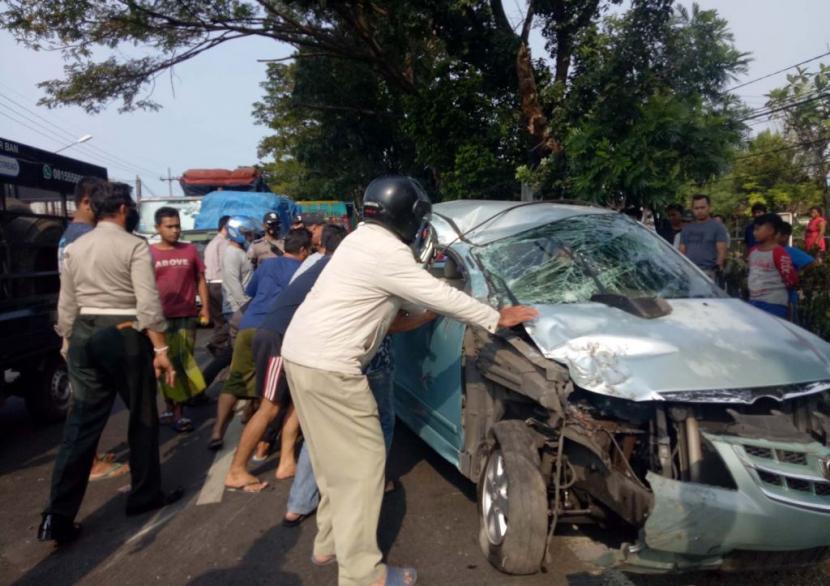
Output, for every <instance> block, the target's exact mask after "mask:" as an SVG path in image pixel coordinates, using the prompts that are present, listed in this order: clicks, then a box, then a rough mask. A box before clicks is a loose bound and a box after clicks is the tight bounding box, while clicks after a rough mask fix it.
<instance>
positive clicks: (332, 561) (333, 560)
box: [311, 554, 337, 568]
mask: <svg viewBox="0 0 830 586" xmlns="http://www.w3.org/2000/svg"><path fill="white" fill-rule="evenodd" d="M311 563H312V564H314V565H315V566H317V567H318V568H325V567H326V566H330V565H332V564H336V563H337V556H336V555H333V556H331V557H330V558H329V559H327V560H326V561H324V562H318V561H317V559H316V558H315V557H314V554H311Z"/></svg>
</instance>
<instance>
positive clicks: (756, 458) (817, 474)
mask: <svg viewBox="0 0 830 586" xmlns="http://www.w3.org/2000/svg"><path fill="white" fill-rule="evenodd" d="M764 443H766V444H770V445H763V446H762V445H757V444H743V443H736V444H735V445H734V447H735V450H736V451H737V452H738V455H739V456H741V460H742V461H743V463H744V464H745V465H746V467H747V468H748V469H749V470H750V471H751V472H753V473H754V476H755V477H756V478H757V481H758V484H759V486H760V487H761V490H762V491H763V492H764V494H766V495H767V496H768V497H770V498H772V499H775V500H779V501H782V502H786V503H788V504H792V505H798V506H803V507H807V508H811V509H817V510H822V511H827V512H830V478H827V477H826V476H828V475H830V466H828V464H827V463H826V460H827V458H828V457H830V450H827V449H826V448H824V447H822V446H819V445H818V444H813V445H805V448H806V449H805V450H804V451H798V450H793V449H791V448H789V446H788V448H784V447H779V446H776V445H774V444H773V442H764ZM790 445H792V444H790Z"/></svg>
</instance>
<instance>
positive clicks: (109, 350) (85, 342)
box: [38, 184, 182, 544]
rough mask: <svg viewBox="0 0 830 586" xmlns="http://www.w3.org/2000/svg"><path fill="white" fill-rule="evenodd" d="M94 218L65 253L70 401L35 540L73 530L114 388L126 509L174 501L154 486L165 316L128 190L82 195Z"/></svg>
mask: <svg viewBox="0 0 830 586" xmlns="http://www.w3.org/2000/svg"><path fill="white" fill-rule="evenodd" d="M90 200H91V204H92V209H93V211H94V212H95V218H96V220H97V221H98V224H97V226H96V228H95V229H94V230H92V231H91V232H89V233H88V234H85V235H84V236H83V237H81V238H79V239H78V240H76V241H75V242H74V243H73V244H72V246H71V247H69V248H68V249H67V250H66V252H65V257H64V269H63V272H62V273H61V290H60V298H59V301H58V327H59V330H60V332H61V335H63V336H64V338H65V339H68V340H69V353H68V359H67V364H68V367H69V377H70V380H71V382H72V389H73V392H74V394H75V400H74V403H73V405H72V409H71V411H70V413H69V417H68V419H67V421H66V425H65V427H64V433H63V440H62V442H61V446H60V449H59V451H58V456H57V458H56V460H55V467H54V469H53V472H52V489H51V495H50V498H49V504H48V505H47V506H46V510H45V511H44V513H43V520H42V522H41V524H40V527H39V528H38V539H40V540H41V541H52V540H54V541H56V542H58V544H62V543H67V542H70V541H73V540H74V539H75V538H76V537H77V536H78V533H79V531H80V525H77V524H75V522H74V520H75V516H76V515H77V514H78V509H79V508H80V506H81V501H82V500H83V497H84V492H85V491H86V486H87V482H88V479H89V471H90V468H91V467H92V462H93V458H94V457H95V448H96V446H97V445H98V439H99V438H100V436H101V432H102V431H103V429H104V426H105V425H106V423H107V419H108V418H109V415H110V411H111V410H112V404H113V402H114V401H115V395H116V393H118V394H119V395H121V397H122V399H123V400H124V403H125V404H126V405H127V406H128V407H129V410H130V423H129V431H128V442H129V446H130V471H131V473H132V490H131V491H130V493H129V495H128V496H127V515H138V514H141V513H144V512H147V511H151V510H154V509H157V508H159V507H162V506H164V505H166V504H169V503H171V502H174V501H175V500H178V499H179V498H181V496H182V491H181V489H177V490H176V491H173V492H172V493H169V494H165V493H163V492H162V491H161V466H160V463H159V438H158V413H157V411H156V378H157V377H159V376H164V377H165V380H167V381H169V382H170V383H172V381H173V378H174V370H173V367H172V365H171V364H170V361H169V360H168V358H167V353H166V350H167V344H166V343H165V335H164V330H165V328H166V323H165V321H164V314H163V313H162V308H161V302H160V301H159V294H158V290H157V289H156V281H155V275H154V274H153V265H152V263H151V261H150V250H149V248H148V246H147V242H146V241H144V240H143V239H141V238H139V237H137V236H134V235H133V234H132V230H134V229H135V227H136V225H137V224H138V212H137V211H136V209H135V203H134V202H133V201H132V199H131V198H130V196H129V194H128V193H126V192H124V191H115V192H114V191H113V190H112V186H111V185H108V184H104V185H101V186H97V187H95V188H94V189H93V190H92V193H91V195H90Z"/></svg>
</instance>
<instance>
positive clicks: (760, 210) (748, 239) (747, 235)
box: [744, 203, 767, 257]
mask: <svg viewBox="0 0 830 586" xmlns="http://www.w3.org/2000/svg"><path fill="white" fill-rule="evenodd" d="M766 213H767V206H766V204H762V203H756V204H752V221H751V222H750V223H749V224H747V226H746V228H745V229H744V243H745V244H746V255H747V257H748V256H749V251H750V250H752V247H753V246H755V244H756V243H757V241H756V240H755V220H757V219H758V218H760V217H761V216H763V215H764V214H766Z"/></svg>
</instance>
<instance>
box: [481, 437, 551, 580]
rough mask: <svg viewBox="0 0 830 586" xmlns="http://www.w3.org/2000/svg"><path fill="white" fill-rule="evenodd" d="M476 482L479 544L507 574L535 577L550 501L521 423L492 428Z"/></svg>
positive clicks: (534, 448)
mask: <svg viewBox="0 0 830 586" xmlns="http://www.w3.org/2000/svg"><path fill="white" fill-rule="evenodd" d="M493 435H494V436H495V440H496V441H495V445H493V446H492V449H491V450H490V453H489V455H488V456H487V461H486V464H485V465H484V467H483V469H482V472H481V477H480V479H479V483H478V512H479V520H480V530H479V544H480V545H481V550H482V552H483V553H484V555H485V556H487V559H488V560H489V561H490V563H491V564H493V566H495V567H496V568H497V569H498V570H500V571H502V572H505V573H507V574H535V573H536V572H538V571H539V568H540V566H541V564H542V558H543V557H544V555H545V544H546V541H547V531H548V499H547V489H546V486H545V481H544V480H543V478H542V474H541V472H540V471H539V464H540V460H539V450H538V448H537V446H536V441H535V438H534V437H533V435H532V434H531V432H530V431H529V430H528V428H527V426H526V425H525V424H524V422H522V421H500V422H499V423H497V424H496V425H494V426H493Z"/></svg>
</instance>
